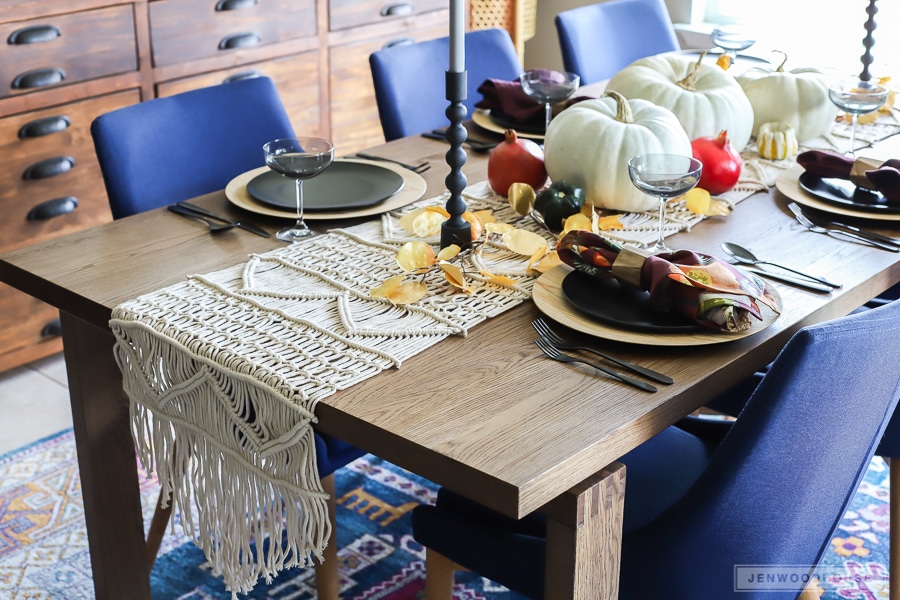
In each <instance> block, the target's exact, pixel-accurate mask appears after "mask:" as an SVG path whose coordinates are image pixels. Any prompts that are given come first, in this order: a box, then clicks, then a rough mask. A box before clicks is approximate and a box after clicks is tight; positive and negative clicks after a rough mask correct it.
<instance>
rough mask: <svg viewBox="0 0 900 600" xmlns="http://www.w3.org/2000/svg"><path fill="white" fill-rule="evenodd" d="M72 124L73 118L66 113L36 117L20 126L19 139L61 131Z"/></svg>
mask: <svg viewBox="0 0 900 600" xmlns="http://www.w3.org/2000/svg"><path fill="white" fill-rule="evenodd" d="M71 124H72V120H71V119H69V117H67V116H65V115H58V116H55V117H44V118H43V119H35V120H34V121H30V122H28V123H25V124H24V125H22V127H20V128H19V139H20V140H24V139H27V138H36V137H41V136H44V135H50V134H51V133H59V132H60V131H65V130H66V129H68V127H69V125H71Z"/></svg>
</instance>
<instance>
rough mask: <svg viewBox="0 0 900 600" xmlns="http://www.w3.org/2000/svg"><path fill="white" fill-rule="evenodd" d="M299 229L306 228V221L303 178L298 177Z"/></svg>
mask: <svg viewBox="0 0 900 600" xmlns="http://www.w3.org/2000/svg"><path fill="white" fill-rule="evenodd" d="M295 181H296V183H297V226H296V227H297V229H306V223H305V222H304V221H303V180H302V179H300V178H297V179H296V180H295Z"/></svg>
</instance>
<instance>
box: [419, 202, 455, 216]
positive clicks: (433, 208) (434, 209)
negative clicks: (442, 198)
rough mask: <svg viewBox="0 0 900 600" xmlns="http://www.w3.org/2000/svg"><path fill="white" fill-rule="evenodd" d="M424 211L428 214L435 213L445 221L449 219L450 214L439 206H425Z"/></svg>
mask: <svg viewBox="0 0 900 600" xmlns="http://www.w3.org/2000/svg"><path fill="white" fill-rule="evenodd" d="M425 210H427V211H429V212H436V213H438V214H439V215H442V216H443V217H444V218H445V219H449V218H450V213H448V212H447V209H446V208H444V207H443V206H441V205H440V204H434V205H432V206H426V207H425Z"/></svg>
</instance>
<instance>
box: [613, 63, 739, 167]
mask: <svg viewBox="0 0 900 600" xmlns="http://www.w3.org/2000/svg"><path fill="white" fill-rule="evenodd" d="M702 59H703V55H701V56H700V60H694V59H693V58H690V57H688V56H684V55H679V54H660V55H656V56H648V57H646V58H642V59H639V60H636V61H635V62H633V63H631V64H630V65H628V66H627V67H625V68H624V69H622V70H621V71H619V72H618V73H616V74H615V75H613V77H612V79H610V80H609V84H607V86H606V89H608V90H614V91H616V92H619V93H620V94H622V95H623V96H625V97H626V98H631V99H632V100H633V99H635V98H642V99H644V100H649V101H650V102H653V103H654V104H658V105H660V106H665V107H666V108H668V109H670V110H671V111H672V112H673V113H675V116H676V117H678V120H679V121H680V122H681V125H682V126H683V127H684V130H685V131H686V132H687V134H688V136H689V137H690V138H691V139H692V140H695V139H697V138H699V137H716V136H717V135H719V133H720V132H721V131H723V130H725V131H728V139H729V140H730V141H731V144H732V145H733V146H734V147H735V148H736V149H737V150H738V151H739V152H740V151H741V150H743V148H744V146H746V145H747V142H749V141H750V133H751V131H752V129H753V107H752V106H751V105H750V101H749V100H748V99H747V95H746V94H745V93H744V90H743V89H741V86H740V85H739V84H738V82H737V81H736V80H735V79H734V76H732V75H731V74H729V73H727V72H726V71H724V70H723V69H722V68H721V67H718V66H716V65H714V64H709V63H704V62H702Z"/></svg>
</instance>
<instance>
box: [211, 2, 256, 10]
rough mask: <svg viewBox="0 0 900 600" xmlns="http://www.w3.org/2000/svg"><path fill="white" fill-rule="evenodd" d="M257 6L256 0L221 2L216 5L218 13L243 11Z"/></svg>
mask: <svg viewBox="0 0 900 600" xmlns="http://www.w3.org/2000/svg"><path fill="white" fill-rule="evenodd" d="M253 6H256V0H219V1H218V2H217V3H216V11H224V10H243V9H245V8H251V7H253Z"/></svg>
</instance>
